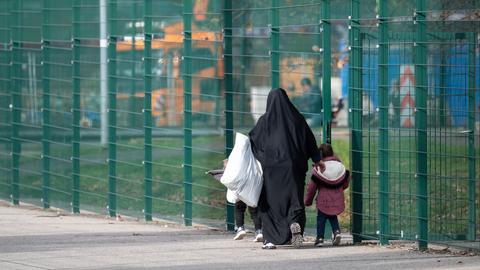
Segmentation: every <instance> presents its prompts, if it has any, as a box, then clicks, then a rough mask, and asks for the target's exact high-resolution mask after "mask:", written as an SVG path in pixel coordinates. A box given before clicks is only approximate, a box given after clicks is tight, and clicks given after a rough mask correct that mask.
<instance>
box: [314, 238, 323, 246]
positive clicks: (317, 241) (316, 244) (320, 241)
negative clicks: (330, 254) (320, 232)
mask: <svg viewBox="0 0 480 270" xmlns="http://www.w3.org/2000/svg"><path fill="white" fill-rule="evenodd" d="M313 246H314V247H322V246H323V238H322V237H317V239H315V243H314V244H313Z"/></svg>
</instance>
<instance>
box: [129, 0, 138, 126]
mask: <svg viewBox="0 0 480 270" xmlns="http://www.w3.org/2000/svg"><path fill="white" fill-rule="evenodd" d="M131 5H133V7H132V13H133V18H132V19H133V25H132V32H131V34H132V45H131V47H130V61H131V63H130V65H131V66H130V68H131V69H132V78H134V77H135V76H136V73H137V72H136V64H137V63H136V61H135V59H136V58H137V50H136V38H135V36H136V35H137V28H136V25H135V24H136V22H137V2H132V3H131ZM135 88H136V80H133V79H131V80H130V95H129V97H128V99H129V100H128V110H129V111H130V113H129V114H128V122H129V125H130V127H132V128H134V127H135V125H136V122H135V117H136V114H134V113H133V112H134V111H135V110H136V109H135V105H136V100H135V90H136V89H135Z"/></svg>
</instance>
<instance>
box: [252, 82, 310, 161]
mask: <svg viewBox="0 0 480 270" xmlns="http://www.w3.org/2000/svg"><path fill="white" fill-rule="evenodd" d="M249 135H250V140H251V142H252V149H253V152H254V154H255V157H256V158H257V159H258V160H259V161H260V162H261V163H262V164H266V163H270V162H275V163H278V162H279V161H282V160H285V159H293V160H294V159H297V158H300V160H304V161H306V160H308V159H309V158H312V159H313V160H314V161H318V160H319V156H318V149H317V146H316V145H317V144H316V141H315V138H314V136H313V133H312V131H311V130H310V127H309V126H308V125H307V122H306V121H305V118H304V117H303V116H302V115H301V114H300V112H299V111H298V110H297V108H295V106H294V105H293V104H292V102H291V101H290V99H289V98H288V96H287V93H286V92H285V90H283V89H282V88H277V89H273V90H271V91H270V93H269V94H268V98H267V109H266V111H265V114H264V115H262V117H260V119H259V120H258V123H257V125H256V126H255V127H254V129H253V130H252V131H250V133H249ZM310 148H313V149H310ZM305 169H306V168H305Z"/></svg>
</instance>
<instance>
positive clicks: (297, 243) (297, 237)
mask: <svg viewBox="0 0 480 270" xmlns="http://www.w3.org/2000/svg"><path fill="white" fill-rule="evenodd" d="M290 231H291V232H292V245H293V246H294V247H295V248H300V247H301V246H302V243H303V235H302V228H300V224H298V223H297V222H294V223H292V224H291V225H290Z"/></svg>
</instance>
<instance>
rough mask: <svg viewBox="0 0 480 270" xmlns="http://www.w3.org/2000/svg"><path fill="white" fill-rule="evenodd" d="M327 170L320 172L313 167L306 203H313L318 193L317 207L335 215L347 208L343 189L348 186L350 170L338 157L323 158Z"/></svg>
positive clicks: (308, 204) (327, 213)
mask: <svg viewBox="0 0 480 270" xmlns="http://www.w3.org/2000/svg"><path fill="white" fill-rule="evenodd" d="M322 161H323V162H324V164H325V170H324V171H323V172H320V171H318V170H316V169H315V168H313V169H312V179H311V180H310V182H309V183H308V186H307V194H306V195H305V205H306V206H310V205H312V202H313V198H314V197H315V193H317V191H318V195H317V209H318V210H320V211H321V212H322V213H324V214H326V215H329V216H334V215H339V214H341V213H342V212H343V210H345V198H344V196H343V190H345V189H346V188H348V185H349V178H350V172H349V171H348V170H346V169H345V166H343V164H342V163H341V162H340V160H339V159H337V158H336V157H327V158H324V159H322Z"/></svg>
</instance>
